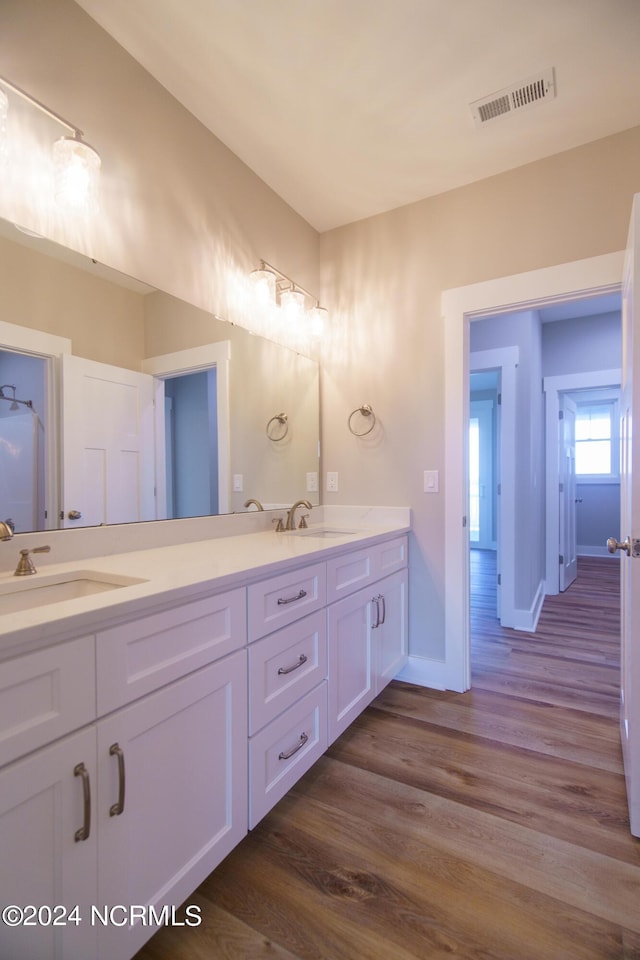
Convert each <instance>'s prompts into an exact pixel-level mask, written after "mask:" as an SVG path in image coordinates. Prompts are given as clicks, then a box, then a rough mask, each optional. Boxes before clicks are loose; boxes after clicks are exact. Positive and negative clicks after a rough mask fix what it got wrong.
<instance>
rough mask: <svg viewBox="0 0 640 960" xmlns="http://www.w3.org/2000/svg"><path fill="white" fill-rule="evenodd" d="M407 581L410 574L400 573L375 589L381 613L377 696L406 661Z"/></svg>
mask: <svg viewBox="0 0 640 960" xmlns="http://www.w3.org/2000/svg"><path fill="white" fill-rule="evenodd" d="M408 579H409V578H408V573H407V571H406V570H400V571H399V572H398V573H394V574H393V576H391V577H386V578H385V579H384V580H382V581H381V582H380V583H378V584H376V587H375V590H376V593H377V597H376V599H377V604H378V609H379V612H380V615H379V620H380V623H379V624H378V626H377V628H376V629H375V631H374V644H375V651H376V668H375V669H376V694H378V693H380V691H381V690H383V689H384V687H386V685H387V684H388V683H389V681H390V680H393V678H394V677H395V676H396V674H398V673H399V672H400V670H401V669H402V667H403V666H404V665H405V663H406V661H407V642H408V632H407V583H408ZM375 622H376V621H374V623H375Z"/></svg>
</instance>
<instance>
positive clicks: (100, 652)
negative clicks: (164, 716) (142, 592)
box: [96, 588, 246, 714]
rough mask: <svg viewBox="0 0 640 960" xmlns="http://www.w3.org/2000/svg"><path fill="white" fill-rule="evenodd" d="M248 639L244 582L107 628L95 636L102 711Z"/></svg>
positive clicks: (231, 650) (121, 703)
mask: <svg viewBox="0 0 640 960" xmlns="http://www.w3.org/2000/svg"><path fill="white" fill-rule="evenodd" d="M245 643H246V608H245V591H244V589H243V588H241V589H239V590H232V591H229V592H228V593H221V594H218V595H217V596H214V597H207V598H206V599H205V600H196V601H195V602H193V603H188V604H184V605H182V606H180V607H174V608H173V609H171V610H165V611H164V612H163V613H158V614H153V615H152V616H150V617H143V618H141V619H140V620H134V621H132V622H131V623H125V624H122V625H120V626H118V627H112V628H111V629H109V630H103V631H101V632H100V633H98V634H97V636H96V654H97V663H98V711H99V713H100V714H104V713H108V712H109V711H110V710H114V709H116V708H117V707H120V706H122V705H123V704H125V703H130V702H131V701H132V700H135V699H137V698H138V697H142V696H144V695H145V694H147V693H151V692H152V691H153V690H156V689H157V688H158V687H161V686H163V685H164V684H166V683H170V682H171V681H172V680H177V679H178V678H179V677H182V676H185V675H186V674H187V673H191V671H193V670H197V669H198V668H199V667H203V666H206V664H208V663H212V662H213V661H214V660H218V659H220V657H224V656H226V655H227V654H228V653H232V652H233V651H234V650H238V649H239V648H240V647H242V646H244V644H245Z"/></svg>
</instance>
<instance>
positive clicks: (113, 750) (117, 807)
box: [109, 743, 125, 817]
mask: <svg viewBox="0 0 640 960" xmlns="http://www.w3.org/2000/svg"><path fill="white" fill-rule="evenodd" d="M109 756H110V757H117V758H118V802H117V803H112V804H111V806H110V807H109V816H110V817H119V816H120V814H121V813H124V790H125V773H124V751H123V749H122V747H121V746H120V744H119V743H112V744H111V746H110V747H109Z"/></svg>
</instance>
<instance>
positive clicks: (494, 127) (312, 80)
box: [77, 0, 640, 231]
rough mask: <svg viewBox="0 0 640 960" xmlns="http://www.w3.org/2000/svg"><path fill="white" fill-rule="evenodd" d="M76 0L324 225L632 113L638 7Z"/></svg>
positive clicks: (519, 0)
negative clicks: (522, 99) (521, 102)
mask: <svg viewBox="0 0 640 960" xmlns="http://www.w3.org/2000/svg"><path fill="white" fill-rule="evenodd" d="M77 2H78V3H79V5H80V6H81V7H83V8H84V9H85V10H86V11H87V12H88V13H89V14H90V15H91V16H92V17H93V18H94V19H95V20H96V21H97V22H98V23H99V24H100V25H101V26H102V27H104V28H105V29H106V30H107V31H108V32H109V33H110V34H111V35H112V36H113V37H114V38H115V39H116V40H117V41H118V42H119V43H120V44H121V45H122V46H123V47H124V48H125V49H126V50H127V51H128V52H129V53H130V54H131V55H132V56H134V57H135V59H136V60H138V61H139V62H140V63H141V64H142V65H143V66H144V67H145V68H146V69H147V70H148V71H149V72H150V73H151V74H152V75H153V76H154V77H155V78H156V79H157V80H158V81H159V82H160V83H162V84H163V86H164V87H166V89H167V90H169V91H170V92H171V93H172V94H173V95H174V96H175V97H176V98H177V99H178V100H179V101H180V102H181V103H183V104H184V106H186V107H187V108H188V109H189V110H190V111H191V112H192V113H193V114H194V115H195V116H196V117H198V119H199V120H200V121H201V122H202V123H204V124H205V125H206V126H207V127H209V129H211V130H212V131H213V133H215V134H216V136H217V137H219V139H220V140H222V141H223V142H224V143H225V144H226V145H227V146H228V147H229V148H230V149H231V150H232V151H233V152H234V153H235V154H237V156H239V157H240V158H241V159H242V160H244V162H245V163H246V164H248V166H249V167H251V168H252V170H254V171H255V172H256V173H257V174H258V175H259V176H260V177H261V178H262V179H263V180H264V181H265V182H266V183H268V184H269V186H271V187H272V188H273V190H275V191H276V193H278V194H279V195H280V196H281V197H282V198H283V199H284V200H286V201H287V202H288V203H289V204H290V205H291V206H292V207H293V208H294V209H295V210H297V211H298V213H300V214H301V215H302V216H303V217H304V218H305V219H306V220H308V222H309V223H310V224H312V225H313V226H314V227H315V228H316V229H317V230H319V231H324V230H328V229H330V228H332V227H335V226H338V225H341V224H344V223H348V222H351V221H353V220H358V219H361V218H363V217H367V216H370V215H372V214H376V213H381V212H383V211H386V210H390V209H393V208H395V207H398V206H401V205H403V204H407V203H411V202H413V201H415V200H419V199H422V198H425V197H429V196H433V195H435V194H438V193H442V192H444V191H446V190H450V189H452V188H455V187H458V186H461V185H463V184H467V183H472V182H474V181H476V180H480V179H483V178H485V177H488V176H492V175H493V174H497V173H501V172H503V171H505V170H508V169H511V168H513V167H517V166H521V165H522V164H525V163H529V162H530V161H533V160H537V159H540V158H542V157H546V156H550V155H552V154H554V153H559V152H561V151H563V150H568V149H570V148H572V147H575V146H579V145H580V144H583V143H588V142H590V141H592V140H597V139H599V138H601V137H605V136H608V135H609V134H612V133H617V132H619V131H622V130H626V129H629V128H630V127H633V126H636V125H638V124H640V0H109V2H108V3H105V2H104V0H77ZM549 67H553V68H555V76H556V86H557V97H556V99H553V100H549V101H546V102H543V103H540V104H536V105H535V106H534V107H532V108H530V109H526V110H522V111H520V112H518V113H514V114H511V115H509V116H507V117H501V118H499V119H497V120H495V121H490V122H489V123H487V124H486V125H485V126H484V127H483V128H482V129H476V126H475V124H474V122H473V120H472V116H471V111H470V108H469V104H470V103H471V102H472V101H473V100H476V99H478V98H480V97H484V96H488V95H490V94H492V93H494V92H496V91H498V90H501V89H502V88H503V87H506V86H509V85H511V84H513V83H519V82H521V81H524V80H528V79H529V78H530V77H531V76H532V75H534V74H536V73H537V72H539V71H541V70H544V69H546V68H549Z"/></svg>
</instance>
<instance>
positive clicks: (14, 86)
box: [0, 76, 84, 140]
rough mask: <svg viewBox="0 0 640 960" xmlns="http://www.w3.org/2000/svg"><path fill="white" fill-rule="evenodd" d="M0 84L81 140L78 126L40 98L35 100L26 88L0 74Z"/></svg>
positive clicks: (81, 134)
mask: <svg viewBox="0 0 640 960" xmlns="http://www.w3.org/2000/svg"><path fill="white" fill-rule="evenodd" d="M0 84H2V85H3V86H5V87H8V88H9V90H11V91H13V93H17V94H18V96H19V97H22V99H23V100H26V101H27V103H30V104H32V105H33V106H34V107H37V108H38V110H41V111H42V113H46V114H47V116H48V117H51V119H52V120H55V121H57V123H60V124H62V126H63V127H66V128H67V130H71V131H72V133H73V135H74V137H75V139H76V140H82V138H83V137H84V133H83V132H82V130H81V129H80V127H76V125H75V124H74V123H69V121H68V120H65V118H64V117H61V116H60V114H59V113H56V112H55V110H51V109H50V108H49V107H47V106H46V104H44V103H42V102H41V101H40V100H36V98H35V97H32V96H31V94H30V93H27V92H26V90H23V89H22V88H21V87H19V86H17V84H15V83H12V82H11V81H10V80H7V79H6V77H2V76H0Z"/></svg>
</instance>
